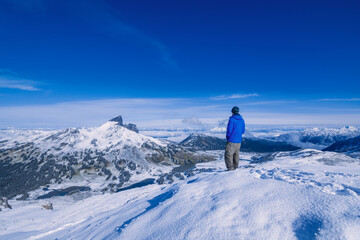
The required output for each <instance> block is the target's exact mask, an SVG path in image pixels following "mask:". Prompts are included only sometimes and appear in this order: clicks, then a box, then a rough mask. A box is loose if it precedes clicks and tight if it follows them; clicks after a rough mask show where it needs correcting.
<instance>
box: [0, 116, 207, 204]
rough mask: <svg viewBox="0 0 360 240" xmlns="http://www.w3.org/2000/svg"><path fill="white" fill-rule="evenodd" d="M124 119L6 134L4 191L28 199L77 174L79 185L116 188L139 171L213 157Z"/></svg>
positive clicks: (0, 174) (0, 176)
mask: <svg viewBox="0 0 360 240" xmlns="http://www.w3.org/2000/svg"><path fill="white" fill-rule="evenodd" d="M121 121H122V118H120V117H118V118H117V121H109V122H107V123H105V124H103V125H102V126H100V127H97V128H79V129H77V128H70V129H65V130H58V131H42V132H37V134H36V136H35V137H33V138H30V139H31V140H30V141H29V140H28V139H29V138H26V137H25V138H22V137H21V135H22V134H18V135H17V136H18V137H16V138H9V139H2V142H1V143H0V196H1V197H9V198H12V197H15V196H19V197H20V198H22V199H24V198H26V197H27V196H29V195H28V193H29V192H30V191H34V190H37V191H38V190H39V189H42V188H43V189H47V188H48V186H49V185H50V186H52V188H54V186H55V188H56V186H57V184H60V183H66V186H69V185H70V184H71V183H72V182H73V179H74V178H75V179H76V185H81V186H84V187H90V188H91V190H94V191H117V190H118V189H120V188H121V187H122V186H123V185H124V184H125V185H127V184H130V183H133V182H134V181H136V180H133V178H134V176H136V177H135V179H141V178H142V175H144V178H148V177H149V176H152V177H153V178H158V177H160V176H161V175H162V174H163V173H164V172H167V171H171V169H172V168H173V167H175V166H177V165H184V164H189V163H196V162H203V161H211V160H214V158H213V157H212V156H210V155H206V154H198V153H195V152H194V151H191V150H189V149H185V148H183V147H181V146H179V145H176V144H171V143H165V142H162V141H159V140H157V139H154V138H151V137H146V136H144V135H141V134H138V133H136V132H134V131H130V130H128V129H127V128H125V127H123V126H121V125H120V123H121ZM24 135H27V133H24ZM128 182H129V183H128ZM45 193H46V192H43V194H45ZM20 195H22V197H21V196H20ZM31 197H32V196H31V194H30V198H31Z"/></svg>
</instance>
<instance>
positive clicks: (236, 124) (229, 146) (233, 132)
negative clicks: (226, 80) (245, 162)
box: [225, 106, 245, 171]
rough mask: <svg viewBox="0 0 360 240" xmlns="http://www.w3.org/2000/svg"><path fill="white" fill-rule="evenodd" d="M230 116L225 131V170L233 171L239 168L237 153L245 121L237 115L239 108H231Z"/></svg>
mask: <svg viewBox="0 0 360 240" xmlns="http://www.w3.org/2000/svg"><path fill="white" fill-rule="evenodd" d="M231 112H232V116H231V117H230V118H229V122H228V125H227V131H226V139H227V143H226V149H225V164H226V168H227V169H228V170H229V171H230V170H234V169H236V168H237V167H238V166H239V152H240V146H241V141H242V135H243V134H244V132H245V121H244V119H243V118H242V116H241V115H240V114H239V108H238V107H236V106H235V107H233V108H232V110H231Z"/></svg>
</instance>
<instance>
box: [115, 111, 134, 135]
mask: <svg viewBox="0 0 360 240" xmlns="http://www.w3.org/2000/svg"><path fill="white" fill-rule="evenodd" d="M109 121H110V122H116V123H117V124H118V125H119V126H122V127H125V128H127V129H129V130H131V131H134V132H136V133H139V130H138V129H137V127H136V125H135V124H133V123H128V124H124V122H123V119H122V116H121V115H119V116H117V117H114V118H112V119H110V120H109Z"/></svg>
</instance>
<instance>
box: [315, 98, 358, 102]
mask: <svg viewBox="0 0 360 240" xmlns="http://www.w3.org/2000/svg"><path fill="white" fill-rule="evenodd" d="M316 101H334V102H358V101H360V98H322V99H317V100H316Z"/></svg>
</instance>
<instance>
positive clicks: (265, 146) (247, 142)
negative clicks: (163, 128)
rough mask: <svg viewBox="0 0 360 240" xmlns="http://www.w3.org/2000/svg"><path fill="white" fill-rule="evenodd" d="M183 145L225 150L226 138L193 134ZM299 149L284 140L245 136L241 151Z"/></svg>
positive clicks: (195, 148) (199, 148)
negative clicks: (275, 140)
mask: <svg viewBox="0 0 360 240" xmlns="http://www.w3.org/2000/svg"><path fill="white" fill-rule="evenodd" d="M180 145H181V146H184V147H187V148H190V149H193V150H224V149H225V145H226V140H225V139H221V138H217V137H212V136H208V135H204V134H191V135H190V136H189V137H187V138H186V139H185V140H183V141H182V142H181V143H180ZM297 149H299V148H298V147H294V146H292V145H289V144H286V143H283V142H274V141H268V140H264V139H252V138H251V139H250V138H243V142H242V144H241V151H244V152H276V151H293V150H297Z"/></svg>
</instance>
